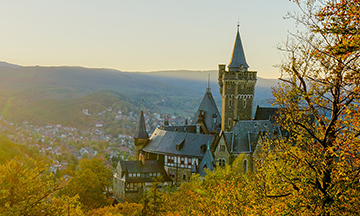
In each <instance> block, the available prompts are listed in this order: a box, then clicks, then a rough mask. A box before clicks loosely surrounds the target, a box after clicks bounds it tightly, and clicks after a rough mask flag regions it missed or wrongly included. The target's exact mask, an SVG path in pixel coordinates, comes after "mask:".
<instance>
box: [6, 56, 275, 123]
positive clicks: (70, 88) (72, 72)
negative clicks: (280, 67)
mask: <svg viewBox="0 0 360 216" xmlns="http://www.w3.org/2000/svg"><path fill="white" fill-rule="evenodd" d="M209 74H210V86H211V88H212V93H213V95H214V97H215V100H216V102H217V103H218V105H219V109H220V108H221V106H220V103H221V98H220V94H219V87H218V84H217V76H218V75H217V71H215V70H214V71H186V70H178V71H158V72H131V73H130V72H122V71H118V70H111V69H91V68H83V67H40V66H34V67H23V66H18V65H14V64H9V63H6V62H0V114H1V115H3V116H4V117H5V118H7V119H9V120H12V121H14V122H21V121H29V122H32V123H34V124H40V125H44V124H48V123H60V124H63V125H67V126H75V127H80V126H83V125H87V124H90V123H91V121H92V122H94V121H96V120H97V119H94V118H92V117H85V116H84V115H83V114H82V112H81V110H82V109H90V110H91V112H93V113H94V112H97V111H98V110H105V109H106V108H107V107H123V106H124V107H126V109H127V110H129V111H137V110H138V108H139V107H140V102H141V100H142V99H145V101H144V105H145V107H146V108H147V109H150V111H151V112H154V111H163V112H166V113H171V114H173V113H181V114H183V115H188V116H192V115H193V112H194V111H195V110H196V108H197V106H198V104H199V102H200V99H201V98H202V96H203V94H204V93H205V89H206V87H207V85H208V76H209ZM276 82H277V81H276V80H265V79H262V78H258V82H257V85H256V93H255V103H254V106H256V105H257V104H260V105H264V104H265V105H266V99H267V98H270V97H271V90H270V87H271V86H272V85H275V84H276ZM105 90H106V91H105ZM99 91H100V92H99ZM159 102H160V103H159Z"/></svg>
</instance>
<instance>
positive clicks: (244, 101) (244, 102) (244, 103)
mask: <svg viewBox="0 0 360 216" xmlns="http://www.w3.org/2000/svg"><path fill="white" fill-rule="evenodd" d="M243 105H244V108H245V107H246V99H244V100H243Z"/></svg>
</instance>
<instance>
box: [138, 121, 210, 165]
mask: <svg viewBox="0 0 360 216" xmlns="http://www.w3.org/2000/svg"><path fill="white" fill-rule="evenodd" d="M214 138H215V136H214V135H208V134H195V133H182V132H172V131H165V130H161V129H158V128H157V129H156V130H155V131H154V133H153V134H152V136H151V137H150V141H149V143H148V144H147V145H146V146H145V147H144V148H143V149H142V150H143V151H145V152H149V153H156V154H164V155H179V156H191V157H197V158H202V157H203V156H204V153H202V152H201V146H203V145H206V144H207V143H208V142H209V143H210V144H212V142H213V140H214ZM177 145H178V147H177ZM179 147H180V148H179Z"/></svg>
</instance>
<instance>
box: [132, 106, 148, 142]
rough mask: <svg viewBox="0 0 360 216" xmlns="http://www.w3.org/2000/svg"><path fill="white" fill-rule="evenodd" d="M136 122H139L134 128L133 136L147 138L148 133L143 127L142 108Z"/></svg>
mask: <svg viewBox="0 0 360 216" xmlns="http://www.w3.org/2000/svg"><path fill="white" fill-rule="evenodd" d="M138 122H139V124H138V126H137V128H136V132H135V135H134V138H135V139H147V138H149V135H148V133H147V132H146V127H145V118H144V112H143V111H142V110H141V112H140V115H139V121H138Z"/></svg>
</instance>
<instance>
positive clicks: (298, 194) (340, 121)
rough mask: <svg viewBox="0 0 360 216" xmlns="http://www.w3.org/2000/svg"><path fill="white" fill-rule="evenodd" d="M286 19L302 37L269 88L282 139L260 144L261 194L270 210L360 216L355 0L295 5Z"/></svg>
mask: <svg viewBox="0 0 360 216" xmlns="http://www.w3.org/2000/svg"><path fill="white" fill-rule="evenodd" d="M296 4H298V6H299V8H300V13H298V14H290V15H289V16H288V18H292V19H294V20H296V22H297V23H299V24H301V25H303V26H304V27H305V29H306V31H305V32H299V33H296V34H290V39H289V41H288V42H287V43H286V44H285V46H284V47H282V48H281V50H283V51H285V52H286V53H287V54H288V55H287V59H286V60H285V61H284V62H283V64H282V65H281V67H280V69H281V72H282V74H281V78H280V80H281V81H282V84H281V85H280V86H278V87H277V88H276V89H274V96H275V102H274V104H275V105H278V106H280V107H281V111H280V113H279V117H278V118H277V122H278V124H279V126H280V127H281V128H282V130H283V132H285V133H283V134H282V135H283V137H282V139H278V140H275V141H271V140H268V142H265V143H264V151H263V160H261V161H260V162H259V163H258V164H257V170H258V172H257V174H256V175H257V179H258V181H259V182H261V183H260V184H259V185H258V186H259V187H258V188H259V189H260V190H261V191H262V193H263V194H264V195H265V197H266V198H264V199H266V200H267V201H268V202H266V203H267V204H266V205H268V206H267V207H268V211H273V210H276V209H282V211H281V212H282V213H285V214H286V213H288V214H291V213H293V212H301V214H307V215H349V214H351V215H357V214H359V212H360V193H359V192H360V187H359V184H358V182H359V180H360V175H359V174H360V167H359V166H360V164H359V162H360V157H359V154H358V152H359V150H360V140H359V134H360V127H359V126H360V116H359V111H360V106H359V103H360V101H359V100H360V96H359V93H360V90H359V84H360V82H359V72H360V70H359V69H360V66H359V63H360V61H359V56H360V46H359V30H360V28H359V13H360V12H359V11H360V10H359V9H360V6H359V1H358V0H350V1H342V0H341V1H340V0H326V1H314V0H306V1H296Z"/></svg>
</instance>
